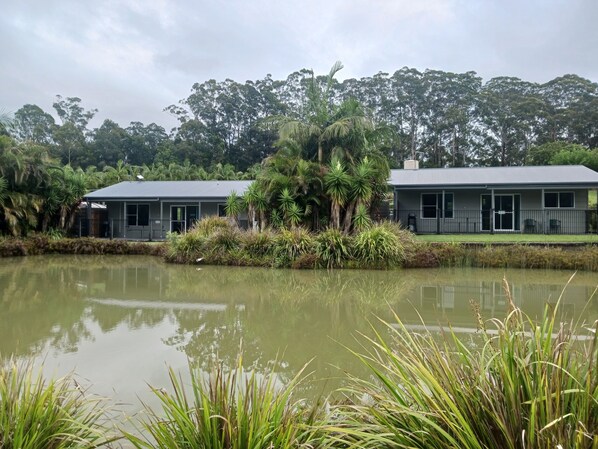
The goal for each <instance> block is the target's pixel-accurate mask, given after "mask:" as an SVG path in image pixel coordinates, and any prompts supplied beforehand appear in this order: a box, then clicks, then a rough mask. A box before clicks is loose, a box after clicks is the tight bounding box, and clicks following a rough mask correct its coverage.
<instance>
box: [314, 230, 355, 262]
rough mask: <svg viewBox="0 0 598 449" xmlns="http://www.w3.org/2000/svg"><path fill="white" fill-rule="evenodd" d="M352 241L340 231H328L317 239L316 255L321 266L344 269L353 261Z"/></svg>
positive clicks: (318, 235) (317, 236) (320, 234)
mask: <svg viewBox="0 0 598 449" xmlns="http://www.w3.org/2000/svg"><path fill="white" fill-rule="evenodd" d="M351 243H352V242H351V239H350V238H349V237H347V236H346V235H344V234H343V233H342V232H341V231H340V230H338V229H332V228H330V229H327V230H326V231H324V232H321V233H319V234H317V235H316V237H315V255H316V258H317V262H318V265H319V266H323V267H326V268H342V267H343V266H344V265H345V263H346V262H347V261H348V260H350V259H351Z"/></svg>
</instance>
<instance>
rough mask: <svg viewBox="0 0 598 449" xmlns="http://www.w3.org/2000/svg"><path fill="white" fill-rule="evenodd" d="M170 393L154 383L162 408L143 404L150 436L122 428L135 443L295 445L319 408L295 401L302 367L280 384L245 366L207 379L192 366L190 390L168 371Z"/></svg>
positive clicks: (214, 447)
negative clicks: (246, 368)
mask: <svg viewBox="0 0 598 449" xmlns="http://www.w3.org/2000/svg"><path fill="white" fill-rule="evenodd" d="M169 376H170V382H171V387H172V393H168V392H167V391H165V390H163V389H154V390H153V392H154V394H155V395H156V396H157V397H158V399H159V400H160V403H161V405H162V413H157V412H155V411H154V410H152V409H151V408H149V407H146V413H147V416H148V419H147V420H146V421H145V422H144V423H143V424H142V427H143V430H145V431H146V433H147V435H148V437H147V438H143V437H141V438H140V437H137V436H134V435H132V434H129V433H126V434H125V435H126V438H127V439H128V440H129V441H130V442H131V443H132V444H133V445H134V446H135V447H136V448H163V449H166V448H183V447H184V448H192V447H193V448H211V449H219V448H222V449H225V448H226V449H237V448H239V449H245V448H277V449H285V448H299V447H311V446H309V444H310V442H311V440H312V439H313V438H314V434H315V432H314V430H312V429H313V425H314V424H315V419H316V416H317V415H318V413H317V412H316V411H315V410H309V409H306V408H305V407H304V406H303V404H302V403H301V402H295V401H293V398H292V394H293V392H294V390H295V388H296V386H297V384H298V382H299V377H300V376H301V372H300V373H299V374H298V375H297V376H296V377H295V378H294V379H293V380H292V381H291V382H290V383H289V384H288V385H287V386H284V387H279V386H278V382H277V380H278V379H277V378H276V376H275V375H274V374H273V373H272V372H269V373H266V374H264V375H261V374H256V373H255V372H246V371H245V370H244V369H243V368H242V367H241V366H239V367H238V368H237V369H233V370H232V371H231V372H229V373H228V374H226V373H225V372H224V370H223V367H222V366H220V367H218V368H217V369H216V370H214V371H213V372H212V373H211V374H210V376H209V377H208V379H206V376H205V374H204V372H203V371H201V370H200V369H199V368H190V376H191V390H190V391H187V389H186V388H185V387H184V385H183V381H182V379H181V378H180V377H177V376H176V374H175V373H174V372H173V371H172V370H170V371H169Z"/></svg>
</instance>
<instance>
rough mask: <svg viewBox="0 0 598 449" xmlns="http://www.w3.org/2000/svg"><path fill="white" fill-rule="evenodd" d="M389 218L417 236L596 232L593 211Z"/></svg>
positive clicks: (597, 215)
mask: <svg viewBox="0 0 598 449" xmlns="http://www.w3.org/2000/svg"><path fill="white" fill-rule="evenodd" d="M424 212H425V213H424ZM393 216H394V219H395V220H396V221H398V222H400V223H401V224H402V225H404V226H405V227H408V228H409V229H411V230H412V231H414V232H416V233H418V234H473V233H495V232H496V233H508V232H516V233H526V234H589V233H591V234H596V233H598V225H597V222H598V211H597V210H596V209H520V210H513V211H508V210H506V211H505V210H495V209H487V210H480V209H459V210H453V211H443V210H441V209H436V210H434V209H426V210H425V211H422V210H420V209H418V210H406V209H399V210H395V211H393Z"/></svg>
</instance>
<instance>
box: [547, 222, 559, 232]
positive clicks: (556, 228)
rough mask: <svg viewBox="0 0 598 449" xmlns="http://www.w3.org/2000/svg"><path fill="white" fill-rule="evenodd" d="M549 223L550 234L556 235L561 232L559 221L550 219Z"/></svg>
mask: <svg viewBox="0 0 598 449" xmlns="http://www.w3.org/2000/svg"><path fill="white" fill-rule="evenodd" d="M548 223H549V227H550V232H551V233H558V232H560V230H561V220H557V219H555V218H551V219H550V221H549V222H548Z"/></svg>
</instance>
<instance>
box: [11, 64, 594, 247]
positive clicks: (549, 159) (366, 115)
mask: <svg viewBox="0 0 598 449" xmlns="http://www.w3.org/2000/svg"><path fill="white" fill-rule="evenodd" d="M341 69H342V65H341V64H340V63H336V64H335V65H334V66H333V68H332V69H331V71H330V73H329V74H328V75H325V76H316V75H314V73H313V72H312V71H309V70H301V71H299V72H295V73H292V74H291V75H289V76H288V77H287V79H286V80H273V79H272V77H271V76H269V75H268V76H266V77H265V78H264V79H262V80H257V81H246V82H245V83H239V82H236V81H233V80H228V79H227V80H225V81H223V82H217V81H215V80H209V81H206V82H203V83H201V84H200V83H196V84H194V85H193V86H192V88H191V93H190V95H189V96H188V97H187V98H184V99H182V100H180V101H179V102H178V103H177V104H173V105H170V106H168V107H166V108H165V111H167V112H169V113H171V114H173V115H174V116H176V118H177V119H178V126H177V127H175V128H173V129H172V130H170V131H167V130H165V129H164V128H163V127H161V126H159V125H157V124H155V123H151V124H149V125H145V124H143V123H141V122H131V123H130V124H129V126H127V127H126V128H123V127H121V126H120V125H119V124H117V123H116V122H114V121H112V120H109V119H106V120H104V122H103V123H102V124H101V125H100V126H99V127H98V128H94V129H90V126H89V124H90V121H91V120H92V119H93V118H94V116H95V114H96V113H97V110H96V109H86V108H85V107H84V106H83V103H82V100H81V99H80V98H77V97H66V98H65V97H62V96H60V95H58V96H57V97H56V99H55V101H54V103H53V108H54V113H55V116H57V117H58V118H59V123H57V121H56V120H55V118H54V115H52V114H50V113H48V112H47V111H44V110H42V109H41V108H40V107H39V106H37V105H32V104H26V105H24V106H23V107H21V108H20V109H18V110H17V111H15V112H14V113H13V114H11V115H10V116H8V115H7V114H3V115H2V114H0V218H1V219H2V220H1V221H0V232H10V233H12V234H15V235H17V234H21V233H26V232H27V230H31V229H37V230H42V231H43V230H47V229H66V228H68V225H69V222H72V220H73V217H74V213H75V212H76V206H77V204H78V201H80V199H81V197H82V195H83V194H84V192H85V191H87V190H90V189H95V188H99V187H102V186H106V185H110V184H114V183H116V182H119V181H122V180H127V179H134V178H135V175H138V174H141V175H143V176H144V178H145V179H147V180H166V179H178V180H184V179H257V180H258V182H257V183H256V188H255V189H256V190H255V191H254V190H252V191H251V192H249V194H250V195H253V197H249V198H245V207H246V208H247V209H248V212H249V213H250V215H253V216H254V217H256V218H257V219H258V221H259V222H260V224H261V226H262V227H263V226H266V225H267V224H272V223H277V222H278V223H280V224H282V225H285V224H286V225H297V224H303V225H308V226H311V227H314V226H315V227H317V228H320V227H321V226H322V225H324V226H326V225H330V226H332V227H334V228H337V229H343V230H344V231H346V232H349V231H350V230H351V229H352V228H353V227H354V226H355V220H356V219H357V220H361V221H364V220H365V221H367V215H368V212H369V213H371V212H372V208H373V206H374V204H375V203H376V201H377V199H380V198H381V197H382V196H383V195H384V188H385V180H386V177H387V175H388V168H389V167H391V168H393V167H400V166H401V163H402V161H403V160H405V159H409V158H415V159H418V160H419V161H420V164H421V166H422V167H457V166H492V165H524V164H533V165H544V164H583V165H586V166H588V167H590V168H593V169H595V170H598V150H597V149H596V147H598V84H597V83H595V82H592V81H590V80H587V79H584V78H581V77H579V76H576V75H564V76H562V77H558V78H555V79H553V80H551V81H549V82H547V83H544V84H538V83H532V82H527V81H523V80H521V79H518V78H513V77H498V78H493V79H491V80H489V81H487V82H485V83H484V82H483V81H482V79H481V78H480V77H479V76H477V75H476V73H475V72H467V73H461V74H457V73H449V72H443V71H435V70H426V71H424V72H420V71H418V70H415V69H410V68H402V69H400V70H398V71H396V72H395V73H394V74H392V75H390V74H387V73H378V74H376V75H374V76H372V77H366V78H361V79H359V80H357V79H346V80H344V81H342V82H339V81H338V80H337V78H336V75H337V74H338V72H339V71H340V70H341ZM239 207H240V206H238V205H236V199H234V198H233V199H232V200H231V204H230V207H229V209H230V210H231V211H232V212H233V215H234V211H235V210H237V209H238V208H239ZM265 210H269V211H272V213H273V214H274V215H273V216H270V217H266V216H262V215H263V212H264V211H265Z"/></svg>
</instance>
